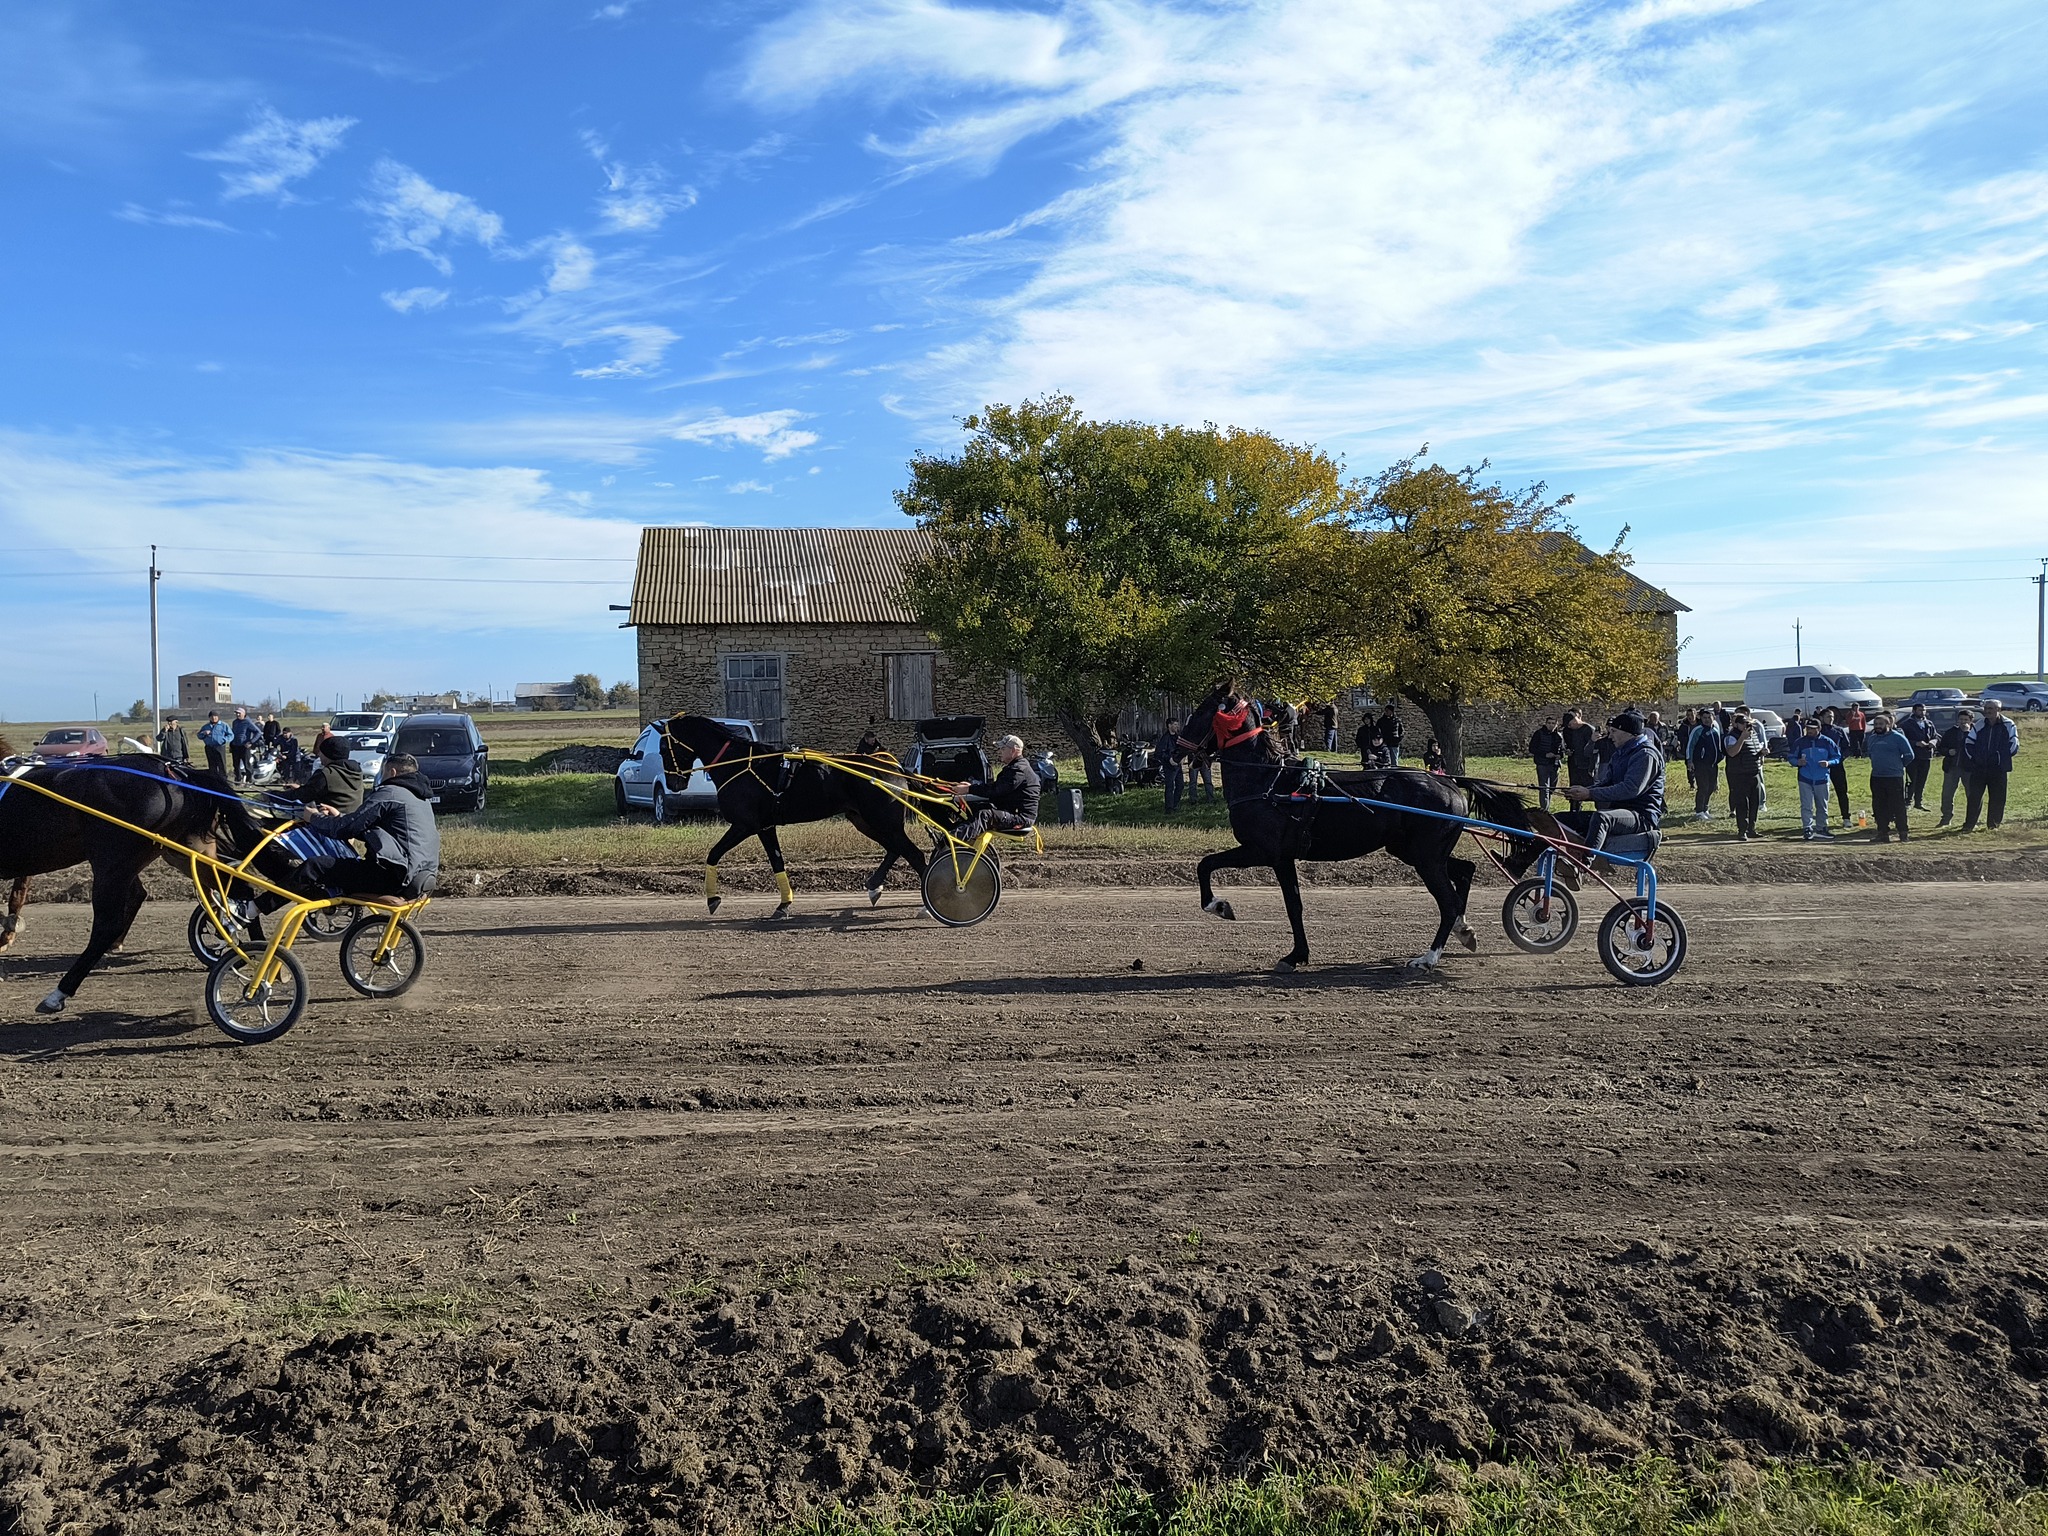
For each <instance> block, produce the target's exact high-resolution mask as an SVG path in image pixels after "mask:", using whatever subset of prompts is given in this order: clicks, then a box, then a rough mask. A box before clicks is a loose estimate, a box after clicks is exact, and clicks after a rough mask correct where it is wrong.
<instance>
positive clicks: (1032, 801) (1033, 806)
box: [953, 736, 1039, 842]
mask: <svg viewBox="0 0 2048 1536" xmlns="http://www.w3.org/2000/svg"><path fill="white" fill-rule="evenodd" d="M996 763H997V765H998V766H997V768H996V776H995V777H994V778H992V779H984V780H983V781H982V782H981V783H979V784H969V783H966V782H964V781H963V782H961V783H958V784H955V785H954V786H953V793H954V794H956V795H965V796H967V797H968V798H970V799H974V800H982V801H986V802H987V803H986V804H985V805H984V806H983V807H982V808H981V809H980V810H978V811H976V812H975V813H974V814H973V815H972V816H970V817H968V818H967V819H966V820H965V821H963V822H962V823H961V824H960V825H959V826H957V827H955V828H954V829H953V835H954V836H955V837H957V838H959V839H961V840H962V841H963V842H972V841H974V839H975V838H977V837H979V836H981V834H982V833H984V832H1029V831H1030V830H1031V828H1032V827H1033V826H1034V825H1036V824H1037V821H1038V792H1039V781H1038V774H1037V773H1036V772H1035V771H1033V769H1032V767H1031V765H1030V764H1029V763H1027V762H1025V761H1024V743H1023V741H1022V740H1021V739H1019V738H1018V737H1015V736H1005V737H1003V738H1002V739H1001V740H999V741H998V742H997V743H996Z"/></svg>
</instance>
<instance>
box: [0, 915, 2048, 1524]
mask: <svg viewBox="0 0 2048 1536" xmlns="http://www.w3.org/2000/svg"><path fill="white" fill-rule="evenodd" d="M2044 894H2048V889H2044V887H2042V886H2039V885H2033V884H2024V883H2005V884H1990V885H1975V884H1972V885H1942V884H1914V885H1897V886H1865V885H1847V886H1836V887H1828V888H1817V887H1804V888H1800V887H1793V888H1775V887H1714V888H1699V889H1692V890H1687V891H1686V892H1685V893H1684V896H1683V910H1684V912H1685V915H1686V917H1687V919H1688V923H1689V925H1690V928H1691V932H1692V956H1691V959H1690V960H1689V962H1688V965H1687V969H1686V971H1685V972H1684V973H1683V974H1682V975H1681V976H1680V977H1679V978H1678V979H1677V980H1676V981H1674V982H1673V983H1671V984H1670V985H1667V986H1665V987H1663V988H1660V989H1656V990H1654V991H1649V992H1639V991H1631V990H1627V989H1624V988H1622V987H1620V986H1618V985H1616V984H1614V983H1613V982H1612V981H1611V980H1609V979H1608V977H1607V975H1606V973H1605V971H1603V970H1602V969H1601V967H1600V965H1599V962H1598V960H1597V958H1596V957H1595V955H1594V952H1593V949H1592V945H1591V933H1590V926H1591V925H1590V923H1588V924H1586V925H1585V926H1584V927H1582V931H1581V936H1580V938H1579V939H1578V941H1577V942H1576V943H1575V945H1574V946H1573V948H1572V949H1571V950H1570V951H1568V952H1567V953H1565V954H1564V955H1562V956H1559V957H1555V958H1551V959H1547V960H1543V959H1535V958H1531V957H1527V956H1523V955H1520V954H1519V953H1517V952H1515V951H1513V950H1511V949H1510V948H1509V947H1508V946H1507V944H1506V943H1505V941H1504V940H1503V939H1502V938H1501V937H1500V936H1499V930H1498V926H1497V924H1489V923H1486V922H1482V924H1481V933H1482V937H1483V948H1482V952H1481V953H1480V954H1478V955H1476V956H1464V955H1454V956H1452V957H1450V958H1449V959H1448V961H1447V964H1446V966H1445V968H1444V970H1443V972H1442V973H1440V974H1438V975H1434V976H1426V977H1411V976H1409V975H1407V974H1405V973H1403V972H1402V971H1401V970H1400V969H1399V968H1398V963H1397V962H1398V959H1399V958H1400V957H1403V956H1405V955H1407V954H1409V953H1411V952H1412V951H1413V950H1414V949H1415V948H1417V947H1419V943H1420V941H1421V939H1422V937H1423V936H1424V933H1425V929H1426V926H1427V921H1428V913H1427V902H1426V899H1425V898H1424V897H1423V896H1422V895H1421V893H1420V892H1418V891H1414V890H1406V889H1327V890H1317V891H1314V892H1312V893H1311V894H1310V902H1309V921H1310V927H1311V937H1312V940H1313V941H1314V942H1315V944H1316V945H1317V951H1318V964H1317V965H1316V967H1315V968H1314V969H1312V970H1310V971H1307V972H1305V973H1302V974H1298V975H1295V976H1292V977H1276V976H1273V975H1271V974H1269V973H1268V972H1267V971H1266V969H1265V967H1266V965H1267V964H1268V963H1269V962H1270V960H1271V959H1272V958H1273V957H1274V956H1276V955H1278V954H1279V953H1280V952H1281V951H1282V950H1283V949H1284V948H1285V947H1286V938H1285V930H1284V924H1283V921H1282V917H1281V914H1280V911H1279V902H1278V897H1277V895H1276V894H1275V893H1273V892H1272V891H1270V890H1248V891H1246V892H1244V893H1243V895H1242V899H1241V900H1240V901H1239V911H1240V913H1241V914H1243V917H1244V919H1245V920H1243V921H1240V922H1238V923H1235V924H1223V923H1218V922H1216V921H1214V920H1213V919H1208V918H1205V917H1203V916H1202V915H1201V914H1200V913H1199V912H1198V911H1197V910H1196V909H1195V903H1194V899H1193V896H1192V893H1191V892H1189V891H1187V890H1114V889H1103V888H1096V889H1068V890H1059V889H1044V890H1020V891H1015V892H1013V893H1011V894H1010V895H1009V896H1007V897H1006V898H1005V900H1004V903H1003V906H1002V908H1001V910H1000V911H999V912H998V913H997V914H996V915H995V917H994V918H992V919H991V920H990V921H989V922H988V923H986V924H984V925H983V926H981V927H980V928H978V929H973V930H967V931H957V932H949V931H944V930H941V929H939V928H938V927H937V926H936V925H934V924H932V923H931V922H930V921H929V920H928V919H925V918H924V917H923V916H922V915H921V914H920V913H919V912H918V911H917V909H916V908H915V907H914V906H912V905H911V902H910V898H909V897H908V896H907V895H898V894H896V893H891V895H890V896H889V897H888V898H887V899H886V900H885V902H884V904H883V906H882V907H881V908H879V909H877V910H873V911H870V910H869V909H868V908H867V906H866V904H865V902H864V901H861V900H860V899H858V898H854V899H853V900H851V901H849V900H848V899H846V898H844V897H840V896H832V895H818V896H813V897H807V898H806V900H805V901H804V903H803V905H802V906H801V907H800V909H799V910H800V915H799V916H798V917H797V918H796V919H795V920H793V921H791V922H789V923H769V922H766V921H763V920H762V919H763V918H764V917H765V914H766V912H767V910H768V908H769V905H770V901H771V898H768V897H765V896H755V895H751V894H749V893H746V892H744V891H742V892H739V893H736V894H734V895H732V896H730V897H729V898H728V901H727V904H726V907H725V910H724V912H722V913H721V915H720V916H719V918H717V919H716V920H708V921H707V920H706V919H705V918H704V917H703V916H702V909H701V906H700V905H699V904H698V903H696V902H694V901H679V900H669V899H661V898H648V897H618V898H609V897H605V898H597V897H568V898H562V899H555V900H542V899H508V898H492V897H481V898H477V899H471V900H464V901H447V902H441V903H438V904H436V906H435V907H434V908H433V909H432V910H431V911H430V912H429V913H428V915H427V923H426V927H427V930H428V938H429V943H430V946H431V970H430V973H429V975H428V977H427V979H426V980H424V981H423V982H422V983H421V984H420V986H419V988H418V989H417V990H416V991H415V992H414V993H413V994H411V995H410V996H408V997H406V998H405V999H402V1000H400V1001H398V1002H392V1003H383V1004H372V1003H369V1002H365V1001H363V1000H361V999H359V998H357V997H356V996H355V995H354V994H353V993H350V992H348V991H347V990H346V989H345V987H344V986H343V985H342V983H341V981H340V978H339V975H338V972H337V970H336V967H335V963H334V952H333V950H332V949H331V948H328V947H322V946H317V945H314V944H313V943H311V942H310V941H308V942H305V943H303V944H302V946H301V949H302V954H303V955H304V957H305V958H306V959H307V961H308V968H309V970H310V971H311V973H312V976H313V981H314V989H315V1002H314V1005H313V1007H312V1009H311V1010H310V1012H309V1013H308V1015H307V1017H306V1018H305V1020H304V1021H303V1022H302V1023H301V1024H300V1025H299V1026H298V1028H297V1029H296V1030H295V1031H294V1032H293V1033H291V1034H290V1035H288V1036H286V1037H285V1038H284V1039H282V1040H280V1041H277V1042H275V1043H273V1044H271V1045H267V1046H261V1047H254V1048H245V1047H236V1046H234V1045H232V1044H230V1043H229V1042H228V1041H227V1039H226V1038H225V1037H224V1036H222V1035H220V1034H218V1033H217V1032H216V1031H215V1030H214V1029H213V1028H212V1027H211V1026H210V1025H208V1024H207V1023H205V1022H204V1019H203V1017H202V1016H201V1015H200V1013H199V1012H198V1010H197V1008H196V1001H197V998H198V995H199V987H200V982H201V975H200V973H199V971H198V970H197V968H196V966H195V965H194V964H193V963H192V962H191V961H190V959H189V958H188V957H187V956H186V954H185V952H184V947H183V943H182V927H183V919H184V915H185V913H184V909H183V908H181V907H177V906H174V905H171V904H167V903H152V904H151V905H150V906H149V907H148V908H146V909H145V912H144V915H143V918H142V920H141V922H140V923H139V924H138V931H137V935H136V939H135V941H134V942H133V943H132V944H131V946H130V952H129V953H128V954H127V955H125V956H122V957H119V958H117V960H116V961H115V962H114V963H113V964H112V966H111V967H110V968H109V969H108V970H107V971H106V972H105V973H103V974H102V975H100V976H97V977H95V978H93V979H92V980H91V981H90V982H89V983H88V984H87V988H86V990H85V991H84V993H83V994H82V995H81V997H80V998H79V999H78V1000H77V1002H76V1003H75V1004H74V1011H73V1013H72V1014H71V1015H70V1016H69V1017H67V1018H66V1019H65V1020H64V1021H62V1022H60V1023H56V1024H49V1023H32V1022H28V1020H29V1017H30V1009H31V1007H32V1005H33V1003H34V1000H35V999H36V998H37V997H39V996H41V995H42V993H43V992H44V991H46V990H47V989H48V987H49V985H50V984H51V978H52V977H53V976H55V975H56V974H58V973H59V972H61V970H62V968H63V965H64V963H65V962H66V961H67V960H68V958H69V955H70V953H71V952H72V950H73V948H74V947H75V946H76V944H77V943H78V942H79V941H80V939H81V938H82V936H83V932H84V927H85V920H86V916H87V913H86V910H85V909H84V908H83V907H80V906H62V905H57V906H44V907H36V908H32V909H31V923H30V926H29V928H28V930H27V932H26V933H25V936H24V939H23V943H22V945H21V947H20V948H19V949H17V950H15V951H12V952H11V953H10V955H9V956H8V957H7V958H6V959H5V960H4V961H0V1020H4V1021H5V1022H0V1111H4V1114H0V1158H4V1162H5V1167H6V1170H7V1177H6V1179H5V1182H4V1185H0V1233H5V1234H6V1237H7V1241H6V1250H7V1255H8V1261H9V1262H8V1264H7V1267H6V1270H5V1273H4V1274H0V1529H4V1528H7V1522H8V1521H9V1520H10V1519H11V1520H12V1521H13V1522H14V1527H13V1528H15V1529H19V1530H24V1531H39V1530H55V1529H58V1528H59V1527H60V1526H62V1525H63V1524H64V1523H65V1522H77V1523H78V1524H77V1528H79V1529H117V1530H128V1531H156V1530H164V1531H169V1530H195V1529H215V1528H217V1529H221V1530H229V1529H238V1528H247V1529H283V1528H295V1529H322V1528H328V1527H334V1528H339V1527H341V1526H342V1525H344V1524H345V1523H346V1524H348V1525H349V1526H350V1527H351V1528H353V1529H356V1530H363V1529H376V1528H378V1526H379V1523H380V1522H381V1523H382V1524H384V1525H387V1526H389V1527H390V1528H393V1529H407V1528H415V1527H421V1526H428V1525H433V1524H435V1523H438V1522H448V1521H452V1522H460V1521H470V1522H474V1523H476V1524H478V1525H482V1526H489V1527H492V1528H497V1527H501V1526H502V1527H504V1528H508V1529H541V1528H545V1527H546V1525H547V1524H548V1522H550V1521H553V1520H558V1519H560V1518H562V1517H564V1516H565V1515H567V1514H569V1513H572V1512H574V1511H578V1510H583V1511H587V1512H588V1511H595V1512H599V1513H601V1514H604V1515H606V1516H607V1517H608V1518H615V1519H617V1520H618V1521H620V1522H623V1524H624V1526H625V1527H626V1528H629V1529H636V1530H637V1529H669V1528H678V1529H680V1528H691V1527H694V1526H696V1525H700V1524H704V1523H711V1524H721V1525H736V1524H744V1523H746V1522H750V1521H756V1520H761V1519H767V1518H772V1517H778V1516H787V1515H790V1514H793V1513H795V1512H797V1511H800V1510H802V1509H805V1508H811V1507H815V1506H816V1505H818V1504H820V1503H824V1502H830V1501H832V1500H835V1499H843V1500H847V1501H849V1502H859V1501H861V1500H865V1499H872V1498H877V1497H883V1496H887V1495H889V1494H891V1493H893V1492H896V1491H900V1490H902V1489H904V1488H908V1487H926V1488H931V1487H951V1488H972V1487H977V1486H981V1485H982V1484H983V1483H984V1482H985V1481H986V1480H988V1479H990V1478H1002V1479H1007V1480H1012V1481H1016V1482H1018V1483H1021V1484H1023V1485H1025V1486H1028V1487H1038V1488H1045V1489H1049V1490H1053V1491H1056V1492H1064V1493H1080V1492H1085V1491H1087V1490H1088V1489H1090V1488H1093V1487H1098V1486H1101V1485H1104V1484H1106V1483H1110V1482H1116V1481H1134V1482H1139V1483H1143V1484H1146V1485H1149V1486H1174V1485H1177V1484H1181V1483H1185V1482H1186V1481H1188V1480H1190V1479H1194V1478H1200V1477H1213V1476H1219V1475H1227V1474H1232V1473H1237V1472H1243V1471H1256V1470H1257V1469H1258V1468H1259V1467H1260V1466H1262V1465H1267V1464H1271V1463H1277V1462H1286V1461H1300V1460H1308V1461H1330V1460H1337V1461H1343V1460H1348V1459H1352V1458H1355V1457H1357V1456H1358V1455H1361V1454H1365V1453H1370V1452H1375V1451H1386V1450H1394V1449H1402V1448H1411V1449H1436V1450H1442V1451H1445V1452H1449V1453H1453V1454H1460V1455H1465V1456H1468V1457H1481V1456H1488V1455H1494V1456H1497V1455H1502V1454H1511V1453H1517V1452H1537V1453H1557V1452H1563V1451H1567V1450H1578V1451H1581V1452H1588V1453H1592V1454H1616V1455H1622V1454H1629V1453H1632V1452H1634V1451H1636V1450H1639V1449H1641V1448H1643V1447H1645V1446H1648V1447H1653V1448H1657V1449H1661V1450H1666V1451H1671V1452H1674V1453H1677V1454H1681V1455H1701V1456H1715V1457H1721V1458H1724V1459H1725V1458H1730V1457H1743V1456H1752V1457H1754V1456H1760V1455H1766V1454H1803V1455H1838V1454H1865V1455H1872V1456H1877V1457H1880V1458H1882V1459H1884V1460H1887V1461H1889V1462H1892V1463H1895V1464H1918V1465H1940V1464H1945V1463H1947V1462H1951V1461H1956V1460H1972V1459H1978V1458H1992V1459H1999V1460H2004V1461H2009V1462H2011V1463H2014V1464H2017V1465H2020V1466H2021V1467H2023V1468H2025V1469H2027V1470H2029V1471H2031V1472H2032V1473H2034V1474H2035V1475H2040V1474H2043V1473H2048V1453H2044V1450H2043V1446H2042V1442H2041V1438H2040V1437H2041V1435H2042V1433H2043V1431H2044V1428H2048V1409H2044V1406H2043V1403H2042V1400H2041V1396H2040V1379H2041V1377H2042V1374H2043V1372H2044V1371H2048V1272H2044V1271H2048V1263H2044V1259H2048V1254H2044V1243H2043V1240H2042V1224H2043V1199H2042V1197H2043V1194H2044V1193H2048V1178H2044V1172H2048V1170H2044V1167H2043V1164H2042V1163H2041V1161H2040V1160H2039V1154H2040V1153H2041V1151H2042V1148H2043V1146H2044V1145H2048V1142H2044V1138H2043V1134H2042V1133H2043V1130H2044V1120H2048V1115H2044V1109H2043V1104H2044V1099H2043V1093H2042V1089H2043V1076H2044V1071H2043V1067H2044V1054H2048V1048H2044V1044H2043V1040H2042V1026H2043V1023H2044V1009H2043V1007H2042V1006H2041V1003H2040V992H2039V989H2040V986H2041V977H2042V975H2043V971H2044V959H2048V956H2044V942H2043V937H2042V925H2041V921H2040V916H2041V912H2042V903H2043V897H2044ZM1475 915H1477V914H1476V913H1475ZM1589 915H1597V912H1596V913H1593V914H1589Z"/></svg>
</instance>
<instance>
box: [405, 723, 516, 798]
mask: <svg viewBox="0 0 2048 1536" xmlns="http://www.w3.org/2000/svg"><path fill="white" fill-rule="evenodd" d="M401 753H403V754H405V755H406V756H408V757H416V758H418V759H419V763H420V773H421V775H422V776H423V777H424V778H425V779H426V781H427V784H428V787H429V788H431V789H432V790H433V792H434V793H433V803H434V804H436V805H438V806H440V807H441V809H443V810H444V811H480V810H482V809H483V808H484V802H485V800H486V799H487V798H488V796H489V793H490V787H491V749H490V748H489V747H487V746H485V745H484V738H483V734H482V732H480V731H478V730H477V728H476V722H475V721H474V720H472V719H470V717H469V716H467V715H457V714H432V715H407V716H406V717H405V719H404V720H402V721H400V722H399V726H398V730H397V732H396V734H394V735H393V736H392V738H391V752H390V755H391V756H393V757H396V756H398V755H399V754H401Z"/></svg>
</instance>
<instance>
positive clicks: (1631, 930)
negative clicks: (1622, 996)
mask: <svg viewBox="0 0 2048 1536" xmlns="http://www.w3.org/2000/svg"><path fill="white" fill-rule="evenodd" d="M1648 908H1649V903H1647V902H1645V901H1644V900H1643V899H1642V898H1641V897H1635V898H1632V899H1630V900H1628V901H1624V902H1621V903H1619V904H1618V905H1617V906H1615V907H1614V909H1613V910H1612V911H1610V912H1609V913H1608V914H1607V915H1606V916H1605V917H1603V918H1601V919H1600V963H1601V964H1602V965H1604V966H1606V967H1607V969H1608V971H1609V972H1611V973H1612V974H1613V976H1614V979H1615V980H1616V981H1620V982H1624V983H1626V984H1627V985H1629V986H1631V987H1654V986H1656V985H1657V983H1659V982H1660V981H1669V980H1670V979H1671V978H1672V977H1673V976H1676V975H1677V974H1678V968H1679V967H1680V966H1681V965H1683V964H1684V963H1685V921H1684V919H1682V918H1681V917H1679V915H1678V913H1677V912H1675V911H1673V910H1672V908H1671V907H1670V906H1669V905H1668V904H1666V903H1665V902H1663V901H1661V900H1660V901H1659V902H1658V903H1657V916H1656V918H1655V919H1654V920H1650V921H1646V920H1645V919H1644V916H1643V914H1644V913H1645V912H1646V911H1647V910H1648Z"/></svg>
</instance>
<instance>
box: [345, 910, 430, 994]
mask: <svg viewBox="0 0 2048 1536" xmlns="http://www.w3.org/2000/svg"><path fill="white" fill-rule="evenodd" d="M390 925H391V919H390V918H388V917H386V916H385V915H384V914H383V913H381V912H366V913H364V914H363V915H362V916H361V917H359V918H357V919H356V920H355V922H354V923H352V924H351V925H350V926H349V930H348V932H347V933H345V934H343V935H342V936H341V979H342V980H343V981H345V982H347V983H348V984H349V985H350V986H352V987H354V988H355V989H356V990H357V991H358V992H360V993H362V994H363V996H365V997H396V996H398V994H399V993H401V992H403V991H405V990H406V989H407V988H408V987H410V986H411V985H412V984H413V983H414V982H416V981H418V980H419V979H420V973H421V972H422V971H424V970H425V969H426V968H427V946H426V944H425V943H424V942H422V940H421V939H420V931H419V929H417V928H415V927H413V925H412V924H411V923H408V922H407V921H405V919H404V918H400V919H399V920H398V931H397V932H396V933H394V934H392V936H391V947H390V948H389V949H386V948H384V934H385V932H386V930H387V929H388V928H389V927H390Z"/></svg>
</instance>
